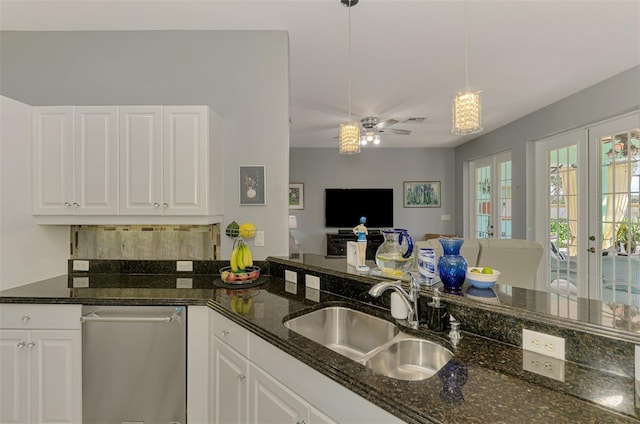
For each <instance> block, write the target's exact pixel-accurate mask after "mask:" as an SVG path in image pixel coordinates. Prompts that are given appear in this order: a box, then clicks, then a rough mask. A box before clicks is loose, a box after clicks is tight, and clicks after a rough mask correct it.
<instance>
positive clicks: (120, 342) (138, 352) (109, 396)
mask: <svg viewBox="0 0 640 424" xmlns="http://www.w3.org/2000/svg"><path fill="white" fill-rule="evenodd" d="M82 340H83V351H82V355H83V361H82V362H83V363H82V384H83V386H82V397H83V401H82V404H83V405H82V406H83V422H84V423H85V424H92V423H95V424H98V423H99V424H122V423H125V422H133V423H145V424H151V423H166V424H168V423H172V424H173V423H181V424H186V308H185V307H174V306H135V307H129V306H84V307H83V327H82Z"/></svg>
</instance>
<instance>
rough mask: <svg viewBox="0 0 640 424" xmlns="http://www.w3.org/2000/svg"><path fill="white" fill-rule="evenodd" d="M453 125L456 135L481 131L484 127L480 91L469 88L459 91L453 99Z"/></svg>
mask: <svg viewBox="0 0 640 424" xmlns="http://www.w3.org/2000/svg"><path fill="white" fill-rule="evenodd" d="M451 116H452V118H453V127H452V129H451V132H452V133H453V134H455V135H468V134H475V133H479V132H481V131H482V130H483V128H482V105H481V102H480V92H479V91H476V92H473V91H471V90H469V89H467V90H466V91H461V92H459V93H458V94H457V95H456V96H455V98H454V99H453V110H452V113H451Z"/></svg>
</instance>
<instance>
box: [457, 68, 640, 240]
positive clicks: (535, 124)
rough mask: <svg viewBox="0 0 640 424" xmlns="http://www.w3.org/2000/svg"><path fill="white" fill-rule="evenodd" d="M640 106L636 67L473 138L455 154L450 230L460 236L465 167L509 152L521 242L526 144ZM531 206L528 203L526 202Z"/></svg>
mask: <svg viewBox="0 0 640 424" xmlns="http://www.w3.org/2000/svg"><path fill="white" fill-rule="evenodd" d="M639 104H640V66H635V67H634V68H631V69H629V70H627V71H625V72H622V73H620V74H618V75H615V76H613V77H611V78H609V79H607V80H605V81H602V82H600V83H598V84H596V85H594V86H592V87H589V88H587V89H585V90H582V91H580V92H578V93H576V94H574V95H572V96H569V97H567V98H565V99H563V100H560V101H558V102H556V103H553V104H551V105H549V106H547V107H544V108H542V109H540V110H538V111H536V112H534V113H531V114H529V115H527V116H525V117H523V118H521V119H518V120H517V121H514V122H512V123H510V124H508V125H505V126H503V127H501V128H499V129H497V130H495V131H492V132H490V133H487V134H484V135H482V136H480V137H478V138H476V139H473V140H471V141H469V142H467V143H465V144H463V145H461V146H458V147H457V148H456V150H455V175H456V182H455V184H456V185H455V207H456V212H457V213H456V217H455V230H456V233H457V234H463V232H464V221H463V211H464V208H465V201H464V200H465V199H464V193H463V183H464V181H463V178H462V175H463V172H464V169H465V163H466V162H468V161H471V160H474V159H477V158H480V157H483V156H488V155H491V154H494V153H498V152H502V151H505V150H507V149H511V160H512V164H513V167H512V169H513V175H512V176H513V186H512V194H513V210H512V216H513V222H512V224H513V238H527V232H528V228H527V225H530V226H532V225H533V222H530V223H529V224H528V223H527V221H528V219H527V213H529V214H530V213H531V212H530V211H528V208H527V196H531V193H527V173H528V171H529V172H530V170H527V158H526V154H527V142H529V141H535V140H540V139H543V138H545V137H548V136H550V135H552V134H557V133H560V132H563V131H567V130H570V129H575V128H579V127H583V126H586V125H588V124H592V123H595V122H599V121H602V120H605V119H607V118H611V117H614V116H618V115H621V114H624V113H625V112H629V111H632V110H634V109H638V105H639ZM530 203H531V202H530Z"/></svg>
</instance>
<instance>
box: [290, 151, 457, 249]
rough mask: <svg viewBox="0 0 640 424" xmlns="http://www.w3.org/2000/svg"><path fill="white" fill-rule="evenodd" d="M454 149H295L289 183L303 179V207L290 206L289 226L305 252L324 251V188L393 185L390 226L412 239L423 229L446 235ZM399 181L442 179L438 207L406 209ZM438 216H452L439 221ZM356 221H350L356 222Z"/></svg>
mask: <svg viewBox="0 0 640 424" xmlns="http://www.w3.org/2000/svg"><path fill="white" fill-rule="evenodd" d="M453 164H454V151H453V149H408V148H407V149H398V148H371V147H370V148H364V149H363V151H362V153H361V154H359V155H340V154H339V153H338V148H337V146H336V147H335V148H316V149H306V148H293V149H291V157H290V163H289V167H290V170H289V174H290V178H291V182H294V183H304V210H290V211H289V213H290V214H291V215H296V216H297V220H298V228H297V229H295V230H292V231H291V232H292V234H293V235H294V237H295V238H296V239H297V240H298V241H299V242H300V243H301V245H300V250H301V251H302V252H304V253H321V254H325V253H326V240H325V234H326V233H327V232H336V230H337V229H335V228H325V226H324V189H325V188H393V189H394V191H393V197H394V203H395V204H394V208H393V217H394V226H395V227H399V228H405V229H407V230H408V231H409V233H410V234H411V236H412V237H413V238H414V239H417V240H422V239H423V237H424V234H425V233H445V234H450V233H451V232H452V230H453V226H454V224H453V222H454V221H453V217H454V214H455V213H456V211H455V208H454V186H455V182H456V181H455V180H456V175H455V174H454V169H453ZM403 181H441V182H442V185H441V187H442V199H441V202H442V207H441V208H404V207H403V206H402V183H403ZM441 215H451V221H442V220H441ZM357 224H358V223H357V222H354V223H353V225H354V226H355V225H357Z"/></svg>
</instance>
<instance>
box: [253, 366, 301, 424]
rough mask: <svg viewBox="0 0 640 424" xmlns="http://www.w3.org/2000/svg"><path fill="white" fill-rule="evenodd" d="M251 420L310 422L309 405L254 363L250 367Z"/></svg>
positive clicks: (297, 423)
mask: <svg viewBox="0 0 640 424" xmlns="http://www.w3.org/2000/svg"><path fill="white" fill-rule="evenodd" d="M249 375H250V377H249V380H250V381H249V387H250V395H249V411H250V412H249V414H250V416H249V421H250V422H251V423H256V424H258V423H260V424H262V423H265V424H266V423H273V424H285V423H291V424H299V423H301V422H309V405H308V404H307V403H306V402H304V401H303V400H302V399H300V398H299V397H298V396H296V395H295V394H294V393H293V392H292V391H291V390H289V389H287V388H286V387H285V386H283V385H282V384H281V383H280V382H278V381H277V380H275V379H274V378H273V377H271V376H270V375H268V374H266V373H265V372H263V371H262V370H261V369H260V368H257V367H256V366H254V365H251V366H250V369H249Z"/></svg>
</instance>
